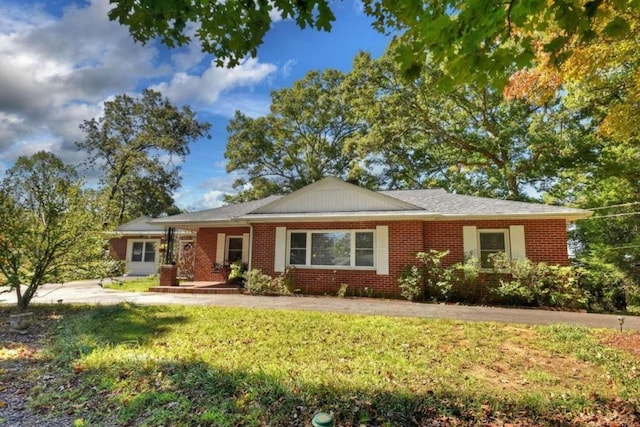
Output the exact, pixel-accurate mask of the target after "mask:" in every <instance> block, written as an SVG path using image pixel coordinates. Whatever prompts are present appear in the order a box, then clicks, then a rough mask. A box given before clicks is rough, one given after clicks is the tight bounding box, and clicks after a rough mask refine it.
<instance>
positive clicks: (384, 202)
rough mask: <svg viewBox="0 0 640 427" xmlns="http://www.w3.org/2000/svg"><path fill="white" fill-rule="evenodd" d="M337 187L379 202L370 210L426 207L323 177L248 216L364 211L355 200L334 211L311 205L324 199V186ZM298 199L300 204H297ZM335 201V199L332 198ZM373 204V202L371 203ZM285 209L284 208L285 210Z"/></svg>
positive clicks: (356, 196) (356, 195) (402, 209)
mask: <svg viewBox="0 0 640 427" xmlns="http://www.w3.org/2000/svg"><path fill="white" fill-rule="evenodd" d="M330 186H333V187H336V188H338V189H340V191H341V192H342V191H343V192H349V193H352V194H353V195H354V197H353V198H352V199H358V198H360V200H361V201H364V200H368V201H370V202H372V203H373V202H374V203H375V204H378V207H376V208H375V209H364V210H365V211H368V212H371V211H373V212H375V211H376V210H378V211H407V210H413V211H416V210H417V211H424V209H422V208H420V207H417V206H415V205H412V204H410V203H407V202H404V201H402V200H398V199H396V198H394V197H391V196H387V195H384V194H381V193H378V192H376V191H371V190H369V189H366V188H362V187H359V186H357V185H353V184H349V183H346V182H343V181H341V180H339V179H337V178H334V177H326V178H323V179H321V180H320V181H316V182H314V183H313V184H310V185H307V186H306V187H304V188H301V189H300V190H297V191H294V192H293V193H290V194H287V195H286V196H283V197H281V198H279V199H277V200H274V201H273V202H271V203H268V204H266V205H264V206H262V207H260V208H258V209H256V210H254V211H252V212H250V213H249V214H247V215H245V217H247V216H255V214H272V215H273V214H287V213H307V212H309V213H313V212H336V211H344V212H349V211H352V210H355V211H363V209H360V208H358V206H357V202H355V201H354V205H353V206H354V209H339V208H338V209H334V210H332V211H325V210H322V209H318V208H317V206H315V207H314V206H311V205H310V203H309V202H310V200H313V201H317V200H318V199H320V200H322V196H325V195H324V194H322V193H323V190H322V189H323V188H326V187H330ZM314 192H315V193H318V197H312V198H311V199H310V198H309V197H307V196H308V195H309V193H314ZM296 200H297V201H298V204H297V205H296ZM332 201H333V202H335V200H332ZM369 204H371V203H369ZM291 205H296V207H295V208H293V209H292V208H285V207H286V206H291ZM283 209H284V210H283Z"/></svg>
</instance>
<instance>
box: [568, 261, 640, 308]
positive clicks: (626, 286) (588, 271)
mask: <svg viewBox="0 0 640 427" xmlns="http://www.w3.org/2000/svg"><path fill="white" fill-rule="evenodd" d="M577 265H578V266H579V268H580V269H582V271H583V274H582V275H581V277H580V287H581V288H582V289H584V290H585V291H586V292H587V295H588V305H589V310H593V311H616V310H618V311H622V310H626V308H627V303H629V304H632V305H638V302H640V301H638V295H639V294H640V293H639V292H638V287H637V286H636V285H635V284H634V282H633V280H632V279H631V278H630V277H629V276H628V275H627V273H625V272H624V271H623V270H621V269H620V268H619V267H618V266H616V265H615V264H612V263H609V262H606V261H603V260H602V259H601V258H600V257H599V256H597V255H589V256H585V257H583V258H581V259H580V260H579V261H578V262H577Z"/></svg>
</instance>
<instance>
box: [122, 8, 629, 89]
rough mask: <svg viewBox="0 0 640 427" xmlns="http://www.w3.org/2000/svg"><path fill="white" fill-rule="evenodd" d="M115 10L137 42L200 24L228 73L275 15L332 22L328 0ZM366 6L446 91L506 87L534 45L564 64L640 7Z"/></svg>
mask: <svg viewBox="0 0 640 427" xmlns="http://www.w3.org/2000/svg"><path fill="white" fill-rule="evenodd" d="M112 4H113V8H112V9H111V10H110V11H109V18H110V19H111V20H117V21H118V22H119V23H120V24H122V25H126V26H128V27H129V31H130V33H131V35H132V36H133V38H134V39H135V40H137V41H140V42H143V43H145V42H147V41H149V40H152V39H154V38H155V37H159V38H160V39H161V40H162V41H163V43H165V44H166V45H167V46H169V47H174V46H181V45H184V44H186V43H189V42H190V41H191V37H190V34H189V28H190V27H191V26H190V24H193V23H197V24H198V30H197V31H196V33H195V36H196V37H197V38H198V39H199V41H200V45H201V47H202V49H203V51H205V52H209V53H212V54H213V55H214V56H215V57H216V61H217V63H218V65H219V66H223V65H225V66H232V67H233V66H235V65H238V64H239V63H240V61H241V60H242V59H243V58H245V57H246V56H247V55H251V56H253V57H255V56H256V55H257V48H258V46H260V45H261V44H262V42H263V39H264V35H265V34H266V32H267V31H268V30H269V28H271V26H272V25H273V22H274V18H273V16H276V15H278V16H281V17H282V18H284V19H286V18H291V19H293V20H295V22H296V24H297V25H298V26H299V27H300V28H306V27H311V28H315V29H318V30H325V31H329V30H330V29H331V26H332V22H333V21H334V20H335V16H334V14H333V12H332V10H331V7H330V5H332V4H331V3H330V2H328V1H327V0H311V1H304V2H293V1H291V0H273V1H270V2H248V3H247V2H242V1H240V0H228V1H225V2H222V3H215V4H213V5H212V4H211V3H209V2H188V3H184V2H158V1H155V0H139V1H134V0H114V1H113V2H112ZM363 5H364V13H365V14H367V15H368V16H370V17H372V18H373V20H374V22H373V26H374V27H375V28H376V29H377V30H379V31H380V32H383V33H385V34H389V33H393V34H394V38H393V41H392V43H391V48H392V52H393V56H394V59H395V61H397V62H398V63H399V64H400V66H401V70H402V72H403V73H404V74H406V75H411V76H415V75H417V74H418V73H419V72H420V70H421V68H422V67H423V66H424V63H425V60H426V59H427V58H428V57H429V58H433V60H435V61H436V62H438V63H440V64H442V65H441V67H442V69H443V71H444V73H443V75H442V81H440V82H439V84H440V85H441V86H443V87H449V85H450V84H451V83H452V82H464V83H467V82H477V83H480V84H484V83H487V82H490V83H492V84H494V85H496V86H498V87H500V86H503V85H504V84H505V83H506V82H507V79H508V77H509V73H508V72H507V71H506V70H507V69H508V68H509V67H511V66H512V65H516V66H518V67H524V66H527V65H530V63H531V61H532V59H533V57H534V53H535V52H536V50H537V49H538V44H541V45H542V49H543V50H544V51H545V52H548V53H549V54H550V55H551V57H552V59H553V60H554V61H555V62H561V61H562V60H564V59H566V57H567V56H568V55H569V54H570V53H571V52H572V50H573V49H576V46H575V45H578V46H579V45H580V44H584V43H588V42H589V41H591V40H593V39H606V38H610V37H622V36H624V35H626V34H627V32H628V29H629V27H630V23H631V22H632V18H633V16H634V14H633V12H634V11H636V10H637V9H638V7H639V6H640V5H639V4H638V1H637V0H621V1H615V2H602V1H589V2H586V3H584V6H582V7H581V6H578V5H576V3H575V2H574V1H572V0H557V1H554V2H551V3H549V2H545V1H508V2H490V3H487V2H486V1H484V0H473V1H459V0H435V1H430V2H426V3H425V2H424V1H421V0H407V1H403V2H390V1H387V0H367V1H365V2H363ZM605 5H606V6H605ZM239 23H242V25H240V24H239ZM600 32H601V33H600ZM538 33H548V34H549V36H548V38H547V39H546V40H545V39H543V40H542V41H540V40H538V39H536V38H535V37H533V35H535V34H538ZM572 42H573V43H572Z"/></svg>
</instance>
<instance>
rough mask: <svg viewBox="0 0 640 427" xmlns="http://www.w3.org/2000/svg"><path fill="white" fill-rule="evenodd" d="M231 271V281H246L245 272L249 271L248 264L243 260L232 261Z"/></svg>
mask: <svg viewBox="0 0 640 427" xmlns="http://www.w3.org/2000/svg"><path fill="white" fill-rule="evenodd" d="M230 267H231V271H230V272H229V282H230V283H242V282H244V273H245V271H247V264H245V263H243V262H242V261H235V262H232V263H231V266H230Z"/></svg>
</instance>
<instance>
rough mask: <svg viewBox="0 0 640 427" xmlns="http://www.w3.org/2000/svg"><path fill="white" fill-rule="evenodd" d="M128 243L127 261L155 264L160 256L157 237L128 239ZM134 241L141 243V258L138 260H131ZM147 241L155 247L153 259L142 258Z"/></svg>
mask: <svg viewBox="0 0 640 427" xmlns="http://www.w3.org/2000/svg"><path fill="white" fill-rule="evenodd" d="M127 243H128V245H129V247H128V248H127V249H128V257H127V262H133V263H144V264H155V263H157V262H159V259H158V258H160V252H159V249H160V240H159V239H128V242H127ZM134 243H142V259H141V260H140V261H134V260H133V245H134ZM147 243H153V244H154V245H155V249H154V255H153V257H154V260H153V261H145V260H144V254H145V253H146V249H147Z"/></svg>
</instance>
